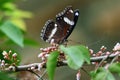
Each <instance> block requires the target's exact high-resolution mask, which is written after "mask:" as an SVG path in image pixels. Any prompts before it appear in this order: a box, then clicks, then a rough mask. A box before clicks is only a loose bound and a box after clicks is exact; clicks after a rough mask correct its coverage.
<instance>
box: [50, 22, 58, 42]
mask: <svg viewBox="0 0 120 80" xmlns="http://www.w3.org/2000/svg"><path fill="white" fill-rule="evenodd" d="M54 26H55V27H54V29H53V30H52V31H51V34H50V36H49V37H48V41H50V40H51V38H52V37H53V36H54V34H55V33H56V31H57V24H55V25H54Z"/></svg>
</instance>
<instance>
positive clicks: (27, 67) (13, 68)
mask: <svg viewBox="0 0 120 80" xmlns="http://www.w3.org/2000/svg"><path fill="white" fill-rule="evenodd" d="M116 56H118V54H111V55H109V56H107V55H105V56H99V57H91V58H90V61H91V62H100V61H101V60H103V59H104V58H107V57H108V58H107V59H106V60H108V59H111V60H112V59H113V58H114V57H116ZM119 57H120V54H119ZM40 64H41V63H32V64H28V65H20V66H11V67H9V68H7V69H6V70H5V71H10V72H18V71H31V70H32V67H34V69H38V68H39V65H40ZM60 66H67V61H62V62H58V63H57V67H60ZM42 68H46V64H44V65H43V66H42Z"/></svg>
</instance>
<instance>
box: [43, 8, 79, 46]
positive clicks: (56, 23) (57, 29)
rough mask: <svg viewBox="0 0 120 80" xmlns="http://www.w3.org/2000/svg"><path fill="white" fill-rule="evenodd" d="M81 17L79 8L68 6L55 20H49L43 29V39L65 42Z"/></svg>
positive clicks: (59, 42)
mask: <svg viewBox="0 0 120 80" xmlns="http://www.w3.org/2000/svg"><path fill="white" fill-rule="evenodd" d="M78 17H79V10H78V9H76V10H73V9H72V7H71V6H68V7H66V8H65V9H64V10H63V11H62V12H60V13H58V14H57V15H56V18H55V20H48V21H47V22H46V23H45V25H44V27H43V29H42V31H41V39H42V40H44V41H46V42H49V43H50V44H52V43H55V44H63V43H64V42H65V41H67V38H68V37H69V36H70V34H71V33H72V31H73V29H74V27H75V25H76V23H77V21H78Z"/></svg>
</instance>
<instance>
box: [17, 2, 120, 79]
mask: <svg viewBox="0 0 120 80" xmlns="http://www.w3.org/2000/svg"><path fill="white" fill-rule="evenodd" d="M16 3H17V6H18V7H19V8H20V9H23V10H27V11H31V12H32V13H33V18H31V19H26V20H25V21H26V23H27V32H28V36H29V37H31V38H33V39H35V40H37V41H38V42H39V44H40V47H46V46H48V45H49V44H48V43H46V42H44V41H42V40H41V39H40V32H41V29H42V27H43V26H44V24H45V22H46V21H47V20H48V19H55V15H56V14H57V13H59V12H61V11H62V10H63V9H64V8H65V7H66V6H69V5H71V6H73V9H79V11H80V16H79V20H78V22H77V25H76V27H75V29H74V31H73V33H72V34H71V35H70V37H69V38H68V40H69V39H70V40H72V41H70V42H69V43H68V45H79V44H80V43H81V44H84V45H87V46H88V47H89V48H92V49H93V50H94V51H95V52H97V51H99V49H100V47H101V46H102V45H104V46H106V47H107V48H108V50H111V49H112V48H113V47H114V45H115V44H116V43H117V42H120V0H18V1H17V2H16ZM78 42H80V43H78ZM40 47H29V46H25V48H18V50H19V51H20V52H21V54H22V55H21V56H22V63H21V64H27V63H32V62H39V61H40V60H39V59H37V55H38V53H40V51H39V48H40ZM86 67H87V69H88V70H90V68H91V67H89V66H86ZM88 67H89V68H88ZM75 73H76V71H73V70H71V69H69V68H67V67H62V68H59V69H57V71H56V75H55V80H75ZM81 75H82V79H81V80H89V77H88V75H87V74H86V73H84V72H83V74H81Z"/></svg>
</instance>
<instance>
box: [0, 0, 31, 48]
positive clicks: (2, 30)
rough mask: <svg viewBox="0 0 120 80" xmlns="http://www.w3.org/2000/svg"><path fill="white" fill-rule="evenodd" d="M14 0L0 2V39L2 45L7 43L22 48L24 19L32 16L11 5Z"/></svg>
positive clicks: (24, 29)
mask: <svg viewBox="0 0 120 80" xmlns="http://www.w3.org/2000/svg"><path fill="white" fill-rule="evenodd" d="M13 2H14V0H1V1H0V39H2V41H1V43H2V45H4V44H5V43H6V42H8V41H12V43H15V44H17V45H18V46H20V47H23V46H24V33H23V32H25V31H26V25H25V22H24V20H23V19H24V18H31V17H32V14H31V13H30V12H27V11H23V10H20V9H18V8H17V7H16V5H15V4H14V3H13Z"/></svg>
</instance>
